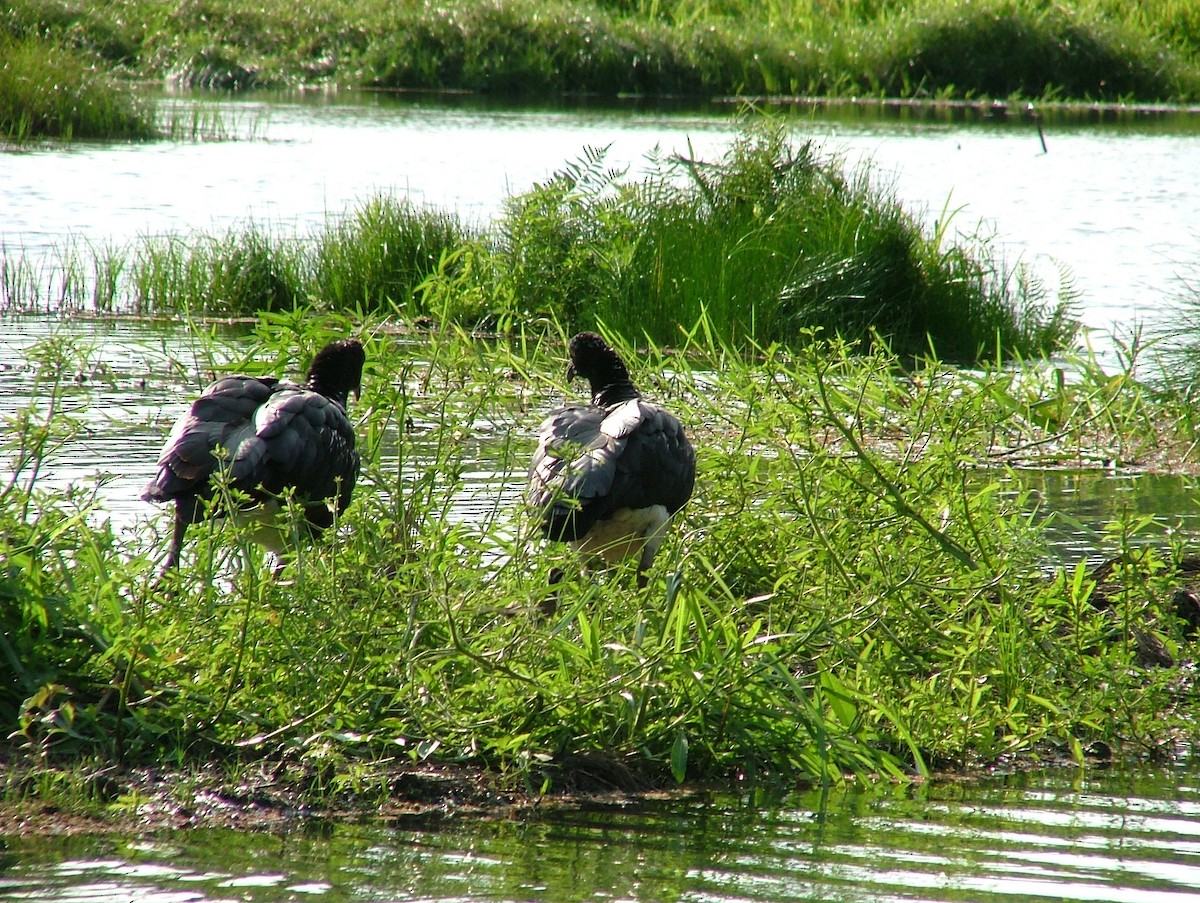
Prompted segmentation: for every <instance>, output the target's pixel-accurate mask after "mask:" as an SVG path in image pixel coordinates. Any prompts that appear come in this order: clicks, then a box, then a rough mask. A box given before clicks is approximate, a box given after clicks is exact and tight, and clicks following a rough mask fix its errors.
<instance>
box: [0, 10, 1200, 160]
mask: <svg viewBox="0 0 1200 903" xmlns="http://www.w3.org/2000/svg"><path fill="white" fill-rule="evenodd" d="M0 33H7V34H8V35H9V36H10V37H11V38H13V39H16V40H17V41H18V42H20V43H19V44H18V45H16V46H26V43H30V44H32V45H34V46H37V47H39V48H40V49H39V50H38V51H37V52H36V53H34V56H35V57H38V56H39V55H40V56H41V57H45V58H47V59H49V58H50V57H51V56H54V55H59V56H61V55H64V54H67V53H69V54H71V55H73V56H77V57H79V58H80V59H82V60H84V61H85V62H87V63H89V64H90V65H91V66H93V67H98V68H101V69H106V70H109V71H112V72H114V73H120V74H123V75H128V76H130V77H131V78H133V79H137V80H152V81H162V80H164V79H166V80H169V81H170V82H172V83H174V84H177V85H182V86H186V87H199V88H213V89H218V90H240V89H245V88H250V87H278V86H292V85H297V84H337V85H343V86H355V87H371V88H386V89H401V90H469V91H488V92H492V93H499V94H514V95H526V96H528V95H556V94H561V93H563V92H567V93H575V94H579V93H587V94H600V95H616V94H636V95H643V96H651V97H653V96H660V97H661V96H666V95H672V96H685V97H697V98H708V97H712V96H718V95H743V96H746V95H750V96H764V95H779V94H788V95H796V94H800V95H820V96H856V97H863V96H866V97H882V96H888V97H906V98H1001V99H1004V98H1016V97H1020V98H1034V99H1037V98H1050V99H1056V100H1062V99H1071V100H1087V101H1120V102H1129V101H1141V102H1150V101H1156V102H1159V101H1167V102H1195V101H1196V100H1198V99H1200V14H1198V13H1197V12H1196V8H1195V6H1194V4H1191V3H1188V2H1186V0H1156V2H1153V3H1143V4H1138V5H1137V8H1136V10H1134V11H1133V12H1132V14H1131V13H1130V10H1129V8H1128V6H1127V5H1126V4H1124V3H1120V2H1117V0H1075V2H1070V3H1064V4H1055V5H1051V6H1047V5H1046V4H1044V3H1041V2H1036V0H974V2H971V3H966V4H963V3H952V2H946V0H918V2H908V3H904V2H878V3H838V4H828V3H817V2H804V3H792V4H774V3H768V4H760V3H751V2H747V0H726V2H721V3H712V2H706V0H705V2H702V0H675V2H657V0H655V2H626V0H597V2H594V3H588V2H578V3H573V2H551V3H540V2H531V0H516V2H486V3H475V2H456V3H448V4H438V5H429V4H426V3H421V2H416V0H406V2H400V3H395V2H384V0H356V2H354V3H353V4H346V3H341V2H338V3H334V2H333V0H317V2H314V3H305V4H292V3H283V2H274V0H273V2H268V3H262V4H256V5H255V6H254V7H253V8H247V7H246V6H245V5H244V4H238V3H234V2H230V0H205V2H200V3H190V4H184V5H176V6H170V5H163V4H160V3H153V2H149V0H116V2H115V3H113V4H110V5H109V6H108V7H105V11H104V12H101V11H99V9H98V8H97V7H95V5H94V4H90V3H85V2H82V0H66V2H53V3H51V2H46V0H15V2H12V3H9V4H8V6H7V8H6V11H5V13H4V15H3V17H2V18H0ZM77 77H78V78H84V77H85V76H84V75H83V73H82V72H79V73H77ZM89 77H90V76H89ZM44 80H45V76H39V78H38V81H44ZM0 89H4V84H3V82H0ZM6 90H7V91H9V92H13V93H11V94H10V96H9V97H8V98H0V111H3V110H5V108H6V107H14V106H15V102H16V101H19V100H21V98H22V92H20V91H14V89H13V88H12V87H11V86H9V87H8V88H7V89H6ZM112 103H117V101H115V100H114V101H112ZM27 121H28V122H29V123H30V124H31V125H36V124H37V123H38V122H39V121H40V120H39V119H28V118H27V117H26V116H25V115H24V114H23V113H22V112H21V111H19V110H18V111H17V112H16V114H15V116H13V117H12V118H11V119H10V118H7V117H6V118H3V119H0V131H2V132H7V133H8V134H10V135H12V134H14V133H19V127H20V126H21V124H22V123H25V122H27ZM75 133H76V135H77V136H82V135H83V134H84V133H83V132H80V131H79V130H78V129H77V130H76V132H75ZM35 134H43V133H35ZM45 134H55V132H53V131H51V132H48V133H45ZM114 135H115V136H118V137H119V133H114Z"/></svg>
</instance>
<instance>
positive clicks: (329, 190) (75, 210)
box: [0, 92, 1200, 351]
mask: <svg viewBox="0 0 1200 903" xmlns="http://www.w3.org/2000/svg"><path fill="white" fill-rule="evenodd" d="M172 102H177V101H172ZM202 103H206V104H209V105H212V106H214V107H216V108H217V109H218V110H219V111H220V112H221V115H222V118H223V120H224V121H225V122H226V123H227V124H229V125H230V127H231V130H232V131H234V132H235V133H240V134H242V135H243V136H244V137H245V138H246V139H247V140H236V141H221V142H207V143H205V142H201V143H167V142H163V143H157V144H146V145H85V144H80V145H76V146H74V147H72V148H70V149H66V150H33V151H28V152H22V153H4V154H2V155H0V201H2V202H3V208H4V210H5V216H4V221H3V223H0V254H7V255H11V256H15V255H21V254H23V255H26V257H27V259H29V260H31V261H40V263H39V264H38V267H37V269H38V271H39V272H42V273H43V274H45V275H44V279H43V281H44V282H52V278H51V277H50V276H49V275H48V269H52V268H53V266H54V264H55V263H56V262H58V261H59V260H61V258H62V257H63V255H64V254H65V253H67V249H69V248H71V247H78V246H79V245H81V244H82V245H83V246H84V247H87V246H91V247H105V246H114V247H118V248H120V247H124V246H126V245H127V244H128V243H130V242H133V241H135V240H136V239H138V238H139V237H140V236H148V235H164V234H173V235H178V234H183V235H187V234H190V233H191V232H192V231H193V230H198V231H200V232H202V233H206V234H209V233H214V232H216V233H220V232H222V231H223V230H225V229H226V228H228V227H230V226H231V225H235V224H240V223H244V222H246V221H247V220H253V221H254V222H255V223H257V224H259V225H261V226H264V227H267V228H271V229H278V230H280V231H281V232H285V233H288V234H290V233H292V232H295V233H299V234H309V233H311V232H312V231H314V230H317V229H320V228H321V227H323V225H324V224H325V223H326V222H327V218H328V217H330V216H337V215H340V214H342V213H344V212H345V211H347V210H349V209H352V208H353V206H354V205H355V204H357V203H358V202H360V201H362V200H363V199H365V198H367V197H369V196H371V195H372V194H373V193H375V192H380V191H383V192H389V193H391V192H394V193H396V194H399V195H402V196H407V197H410V198H412V199H413V200H415V201H417V202H418V203H422V204H428V205H430V206H433V207H435V208H438V209H443V210H450V211H454V212H456V213H458V214H460V215H462V216H463V217H464V219H466V220H467V221H468V222H473V223H477V224H481V225H482V224H486V223H488V222H490V221H491V220H492V219H493V218H494V217H496V216H497V215H498V214H499V213H500V212H501V211H502V209H503V206H504V201H505V198H507V197H508V196H509V195H510V194H513V193H517V192H522V191H525V190H527V189H528V188H529V187H531V186H532V185H533V184H534V183H535V182H537V181H540V180H544V179H545V178H546V177H548V176H549V175H550V174H551V173H553V172H554V171H555V170H558V169H561V168H562V167H563V166H564V165H566V164H567V163H568V162H571V161H574V160H577V159H579V158H580V156H581V155H582V153H583V151H584V149H585V148H586V147H606V146H607V147H609V161H610V163H611V164H613V165H614V166H623V165H624V166H629V167H630V170H631V175H633V176H636V175H637V174H638V173H640V172H643V171H645V169H646V161H645V157H646V155H647V154H648V153H651V152H653V151H654V150H655V149H656V148H657V149H658V150H659V151H660V152H662V153H670V152H680V153H685V154H689V155H693V156H696V157H699V158H702V159H716V158H718V157H719V156H720V154H721V152H722V151H723V150H724V149H725V148H726V147H728V145H729V142H730V140H731V139H732V137H733V136H734V135H735V134H736V133H737V127H736V125H735V123H734V121H733V119H732V115H731V112H730V109H731V108H729V107H720V106H718V107H716V108H715V109H712V110H709V111H706V112H702V113H696V112H686V111H685V112H661V111H647V110H644V109H641V108H639V107H637V106H634V105H628V106H626V107H619V106H618V107H615V108H614V107H609V108H587V107H582V108H576V109H571V110H562V109H550V110H511V109H492V108H489V107H487V106H486V104H484V103H482V102H480V101H479V100H477V99H476V100H471V101H465V100H460V101H457V102H455V101H451V100H448V99H444V98H443V99H440V100H429V99H413V98H403V97H401V98H397V97H391V96H387V95H380V94H362V93H353V92H346V93H333V94H320V95H302V96H296V97H288V98H277V97H275V98H267V99H254V98H249V99H240V100H221V101H202ZM1044 131H1045V140H1046V146H1047V148H1048V153H1043V152H1042V145H1041V142H1040V140H1039V138H1038V135H1037V131H1036V129H1035V127H1034V126H1033V125H1032V124H1031V123H1029V122H1027V121H1023V120H1022V119H1021V118H1019V117H1015V118H1013V119H1011V120H1002V121H988V122H983V123H980V122H964V121H954V120H952V119H949V118H941V119H938V118H927V117H921V116H919V115H918V114H916V113H914V112H912V111H902V113H901V114H893V115H889V116H880V115H866V114H864V112H863V111H862V110H858V109H851V110H849V111H846V110H842V111H831V110H819V111H816V110H806V111H803V112H802V113H801V114H799V115H798V116H797V117H796V119H795V132H796V135H797V137H798V138H801V139H803V138H812V139H813V140H814V141H815V142H816V143H817V144H818V145H819V146H820V147H821V148H822V149H823V150H824V151H826V152H828V153H831V154H842V155H844V156H845V157H846V158H847V160H848V161H849V162H850V163H852V164H853V163H856V162H859V161H863V160H870V161H872V162H873V166H874V167H875V170H876V177H877V181H878V182H880V183H881V184H884V185H890V186H891V187H892V188H893V189H894V190H895V193H896V196H897V197H898V198H899V199H900V200H901V201H902V202H903V203H904V204H905V205H906V206H907V207H908V208H909V209H910V210H912V211H913V212H914V213H915V214H917V215H919V216H921V217H923V218H925V219H926V220H927V221H928V222H930V223H932V222H934V221H936V220H939V219H944V218H945V217H946V216H947V215H948V214H949V215H952V219H951V227H952V230H957V231H959V232H963V233H973V232H976V231H979V230H980V229H981V228H982V230H983V231H984V232H985V233H994V246H995V247H996V248H998V249H999V250H1001V251H1002V252H1003V253H1004V254H1005V256H1006V258H1007V259H1008V260H1009V261H1010V262H1013V263H1015V262H1017V261H1022V262H1025V263H1028V264H1029V265H1031V266H1032V267H1033V268H1034V269H1035V271H1036V272H1038V273H1039V274H1040V275H1042V276H1043V277H1044V278H1045V279H1046V280H1047V283H1048V285H1049V287H1050V288H1052V289H1056V288H1057V287H1058V285H1059V282H1060V278H1059V275H1060V267H1062V268H1065V269H1066V271H1067V272H1068V273H1069V278H1070V282H1071V283H1072V284H1073V286H1074V288H1075V289H1077V290H1078V291H1079V293H1080V295H1081V299H1080V300H1081V313H1082V319H1083V321H1084V323H1085V325H1087V326H1088V327H1089V328H1090V329H1092V330H1093V331H1094V333H1095V334H1094V336H1093V339H1092V340H1093V341H1094V342H1095V343H1096V344H1097V345H1098V346H1099V347H1100V349H1101V350H1102V351H1103V350H1106V349H1107V348H1108V345H1109V342H1110V334H1111V333H1113V332H1114V331H1115V332H1116V333H1117V335H1118V338H1125V337H1128V335H1129V333H1130V331H1131V330H1132V329H1133V328H1134V326H1135V324H1137V323H1143V322H1155V321H1156V320H1158V319H1161V318H1162V317H1164V316H1165V315H1166V314H1165V311H1166V310H1167V309H1168V306H1169V303H1170V301H1171V299H1173V298H1177V297H1178V296H1179V295H1180V293H1181V292H1182V291H1183V290H1184V283H1183V280H1185V279H1190V280H1191V281H1192V282H1193V283H1194V282H1195V280H1196V261H1197V249H1198V247H1200V244H1198V242H1200V225H1198V224H1197V221H1196V219H1195V215H1194V212H1195V210H1197V209H1200V180H1197V179H1196V178H1195V173H1197V172H1200V140H1197V137H1198V136H1200V115H1196V114H1194V113H1193V114H1185V113H1179V114H1176V115H1174V116H1167V115H1161V116H1157V117H1153V116H1151V117H1134V116H1128V117H1124V118H1119V119H1117V120H1116V121H1111V122H1092V123H1087V124H1079V123H1072V122H1069V121H1065V120H1061V121H1060V120H1054V119H1051V120H1049V121H1047V123H1046V125H1045V129H1044Z"/></svg>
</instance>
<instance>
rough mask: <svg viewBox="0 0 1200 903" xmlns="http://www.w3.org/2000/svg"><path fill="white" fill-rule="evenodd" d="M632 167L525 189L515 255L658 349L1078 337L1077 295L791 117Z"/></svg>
mask: <svg viewBox="0 0 1200 903" xmlns="http://www.w3.org/2000/svg"><path fill="white" fill-rule="evenodd" d="M623 176H624V174H623V173H620V172H614V171H612V170H611V169H609V168H607V167H606V166H605V164H604V153H603V151H602V150H591V151H589V152H588V153H587V154H585V156H584V157H583V158H581V159H580V160H579V161H577V162H576V163H574V164H571V165H569V166H568V167H566V168H565V169H563V170H561V171H560V172H559V173H558V174H556V175H555V177H554V178H552V179H551V180H549V181H548V182H546V183H543V184H541V185H538V186H536V187H535V188H534V189H532V190H530V191H528V192H526V193H524V194H521V195H517V196H515V197H513V198H511V199H510V201H509V204H508V207H507V210H506V216H505V219H504V220H503V221H502V223H501V230H502V244H501V253H502V254H503V255H504V261H505V269H506V271H507V273H508V278H509V279H511V280H512V282H513V285H514V291H515V293H517V294H518V295H520V296H522V297H524V298H526V299H528V300H527V301H526V303H527V304H530V305H531V306H532V307H534V308H535V309H537V308H542V309H546V310H553V311H555V312H556V314H557V315H558V316H559V317H561V318H563V319H564V320H566V321H568V322H571V323H573V324H575V325H577V326H578V327H580V328H584V327H589V326H593V325H595V323H596V322H597V321H598V320H600V319H603V320H604V322H606V323H607V324H608V325H609V326H610V327H612V328H613V329H614V330H616V331H618V332H621V333H625V334H638V333H644V334H645V335H646V336H647V337H648V338H650V339H652V340H654V341H657V342H668V341H672V340H673V339H674V338H675V337H677V336H678V335H679V330H680V328H681V326H682V325H684V324H689V323H693V322H698V321H699V320H701V319H702V318H705V319H708V320H709V321H711V322H713V323H714V324H717V325H718V328H719V329H720V330H721V332H722V334H726V335H728V336H730V337H731V338H732V339H733V340H734V341H735V342H738V343H746V342H752V343H757V344H767V343H771V342H783V343H791V342H793V341H795V340H796V339H797V338H798V337H800V336H802V335H803V334H804V332H805V331H806V330H809V329H812V328H818V327H819V328H822V329H824V330H826V331H827V332H828V333H829V334H831V335H839V336H842V337H843V338H846V339H847V340H849V341H852V342H855V343H863V342H868V341H870V340H871V338H872V336H873V335H878V336H880V337H882V338H883V339H884V340H885V341H886V342H887V343H889V344H890V346H891V347H892V348H893V350H895V351H896V352H897V353H899V354H902V355H908V354H918V355H919V354H923V353H924V352H925V351H927V350H928V348H929V345H930V344H931V343H932V345H933V346H934V347H935V348H936V349H937V352H938V354H940V355H942V356H943V357H946V358H948V359H953V360H960V361H966V360H976V359H978V358H979V356H981V355H987V354H990V353H991V351H992V350H993V349H995V348H997V347H999V348H1000V349H1001V350H1002V352H1003V353H1005V354H1012V353H1016V354H1021V355H1039V354H1045V353H1049V352H1052V351H1054V350H1056V349H1058V348H1060V347H1062V346H1063V345H1065V344H1066V343H1068V342H1069V341H1070V339H1071V338H1072V337H1073V335H1074V333H1075V329H1076V325H1075V323H1074V321H1073V319H1072V317H1071V300H1072V299H1071V298H1070V297H1065V298H1063V299H1061V300H1060V301H1058V302H1057V303H1051V302H1049V301H1048V299H1047V298H1046V297H1045V294H1044V292H1043V291H1041V290H1040V288H1039V287H1038V286H1037V285H1036V284H1035V283H1033V282H1031V281H1030V280H1029V279H1028V278H1027V277H1026V276H1025V275H1024V274H1023V272H1022V271H1020V270H1010V269H1007V268H1006V267H1005V266H1004V265H1003V264H1002V263H1001V262H1000V261H998V260H996V259H995V258H994V257H993V256H991V255H990V254H989V253H988V249H987V248H986V246H985V245H984V244H983V243H982V242H979V243H967V242H965V241H964V242H961V243H959V244H956V245H951V244H949V243H948V242H947V241H946V238H945V234H944V231H943V232H942V233H939V234H937V235H932V236H931V235H926V234H925V233H924V231H923V230H922V227H921V226H920V225H919V224H918V223H917V222H916V221H915V220H914V219H913V217H912V216H911V215H910V214H909V213H908V212H907V211H906V210H905V209H904V208H903V207H902V206H901V205H900V203H899V202H898V201H897V200H896V199H895V198H894V197H892V196H891V195H889V194H887V193H886V192H884V191H882V190H881V189H879V188H878V187H876V186H875V185H874V184H873V183H872V181H871V179H870V173H869V171H861V172H851V173H846V172H845V171H844V169H843V167H842V165H841V163H840V161H838V160H837V159H836V158H833V159H831V158H825V157H823V156H822V155H821V154H820V153H819V152H818V151H817V149H816V148H815V147H814V146H813V145H812V144H811V142H804V143H799V144H797V143H794V142H793V141H792V140H791V139H790V138H789V137H788V136H787V134H786V132H785V131H784V129H783V128H782V127H780V126H779V125H778V124H773V123H768V124H766V125H760V126H759V127H758V128H754V127H750V128H748V129H747V130H746V133H745V134H744V135H743V136H741V137H740V138H739V139H738V140H736V141H735V143H734V145H733V147H732V148H731V149H730V150H729V151H728V152H727V154H726V155H725V157H724V159H723V160H721V161H719V162H707V161H702V160H696V159H687V158H674V159H662V160H659V161H657V167H656V169H654V171H652V172H651V173H650V175H648V176H647V177H646V178H644V179H643V180H642V181H641V182H629V181H626V180H625V179H624V178H623Z"/></svg>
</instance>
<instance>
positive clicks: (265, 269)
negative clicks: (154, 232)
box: [129, 223, 307, 316]
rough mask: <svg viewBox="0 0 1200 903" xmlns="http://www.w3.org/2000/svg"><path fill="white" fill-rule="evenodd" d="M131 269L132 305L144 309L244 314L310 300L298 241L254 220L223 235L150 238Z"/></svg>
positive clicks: (146, 240)
mask: <svg viewBox="0 0 1200 903" xmlns="http://www.w3.org/2000/svg"><path fill="white" fill-rule="evenodd" d="M129 269H130V279H131V283H132V289H131V291H132V294H133V298H132V305H133V308H134V309H135V310H136V311H138V312H142V313H168V312H171V313H184V312H190V313H194V314H203V315H208V316H241V315H246V314H253V313H256V312H259V311H273V310H285V309H289V308H292V307H294V306H295V305H296V304H298V303H300V302H302V301H306V300H307V295H306V294H305V276H306V271H305V263H304V254H303V252H302V250H301V249H300V247H299V245H298V243H297V242H296V240H295V239H294V238H279V237H277V236H274V235H272V234H271V233H270V232H268V231H266V230H264V229H263V228H262V227H260V226H257V225H255V224H253V223H251V224H250V225H248V226H246V227H244V228H237V227H234V228H230V229H229V230H228V231H227V232H226V233H225V234H224V235H203V234H195V235H193V236H191V237H190V238H187V237H182V236H167V237H165V238H147V239H145V240H144V241H142V242H141V243H140V244H139V245H138V247H137V248H136V249H135V254H134V259H133V261H132V263H131V264H130V267H129Z"/></svg>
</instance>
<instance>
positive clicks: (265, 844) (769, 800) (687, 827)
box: [0, 766, 1200, 903]
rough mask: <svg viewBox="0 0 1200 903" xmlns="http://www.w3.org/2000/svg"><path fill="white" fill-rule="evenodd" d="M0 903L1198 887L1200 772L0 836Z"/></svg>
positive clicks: (1051, 776) (1147, 899)
mask: <svg viewBox="0 0 1200 903" xmlns="http://www.w3.org/2000/svg"><path fill="white" fill-rule="evenodd" d="M0 850H2V852H0V900H10V901H17V900H36V901H40V903H85V901H86V903H185V901H186V903H205V901H214V903H215V901H222V903H225V901H235V900H236V901H246V903H275V901H299V900H328V901H350V900H354V901H364V903H385V901H410V900H412V901H416V900H419V901H435V900H438V901H539V900H545V901H554V903H561V901H570V900H614V901H634V900H636V901H667V900H674V901H694V903H718V901H759V900H761V901H777V903H783V901H800V900H804V901H901V900H903V901H974V903H985V901H1006V900H1037V899H1046V900H1066V901H1074V900H1080V901H1121V903H1168V901H1170V903H1183V901H1189V900H1196V899H1200V770H1197V768H1196V767H1195V766H1192V767H1188V768H1178V769H1163V770H1151V769H1143V770H1140V771H1139V772H1138V773H1137V774H1136V775H1132V774H1129V773H1122V772H1119V771H1113V772H1105V771H1102V770H1097V771H1094V772H1091V773H1089V774H1087V775H1086V776H1085V775H1082V774H1080V773H1076V772H1049V773H1044V774H1039V775H1010V776H1006V777H989V778H984V779H982V780H981V781H978V782H971V783H966V784H960V783H953V782H950V783H940V784H932V785H928V786H921V787H909V788H899V787H886V786H885V787H880V788H871V789H866V790H856V789H848V790H837V791H833V792H831V793H830V794H829V795H828V796H827V797H824V798H823V797H822V795H821V794H820V793H819V792H816V791H811V792H804V793H794V794H790V795H786V796H783V797H771V796H770V795H762V794H756V793H746V794H741V795H735V794H691V795H685V796H680V797H674V798H668V799H659V800H651V801H647V802H644V803H636V804H634V803H629V802H615V801H609V802H603V801H593V802H586V801H585V802H584V803H583V804H581V805H579V806H577V807H572V808H567V809H561V810H559V811H554V810H553V809H550V810H547V811H545V812H544V813H542V814H540V815H535V816H530V815H528V814H522V815H515V816H513V817H508V818H495V819H481V818H469V819H468V818H434V819H432V820H429V821H424V820H418V821H416V822H413V823H405V822H400V823H395V824H392V825H387V824H383V823H361V824H328V823H310V824H302V825H297V826H296V827H295V828H294V829H292V830H288V831H285V832H283V833H276V834H268V833H246V832H235V831H229V830H225V829H194V830H182V831H163V832H154V833H149V834H146V835H143V836H122V835H117V836H111V835H109V836H74V837H64V836H53V837H46V836H41V837H23V838H22V837H9V838H5V839H3V840H2V841H0Z"/></svg>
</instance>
